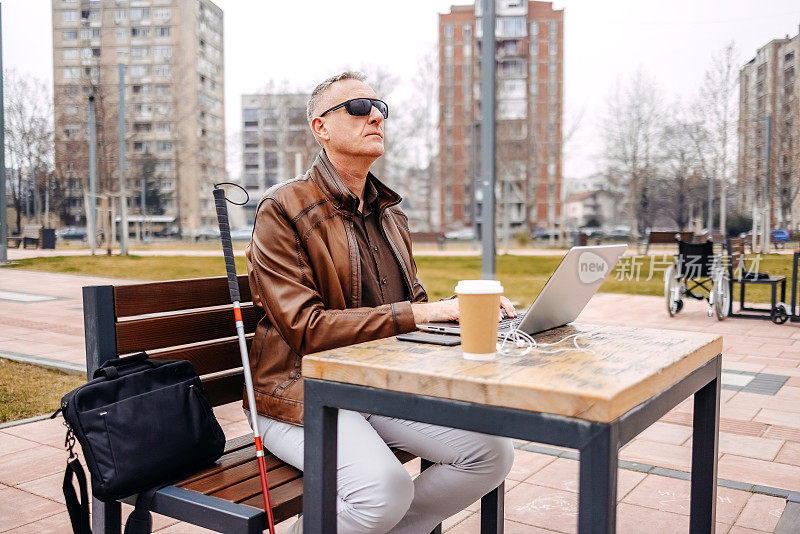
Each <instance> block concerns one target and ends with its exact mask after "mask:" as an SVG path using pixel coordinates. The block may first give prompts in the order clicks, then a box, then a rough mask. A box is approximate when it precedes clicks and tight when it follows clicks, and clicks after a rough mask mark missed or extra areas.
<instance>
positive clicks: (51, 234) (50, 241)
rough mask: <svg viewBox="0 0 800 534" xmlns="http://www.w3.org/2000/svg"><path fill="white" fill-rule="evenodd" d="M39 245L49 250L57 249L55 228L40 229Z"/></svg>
mask: <svg viewBox="0 0 800 534" xmlns="http://www.w3.org/2000/svg"><path fill="white" fill-rule="evenodd" d="M39 243H41V246H42V248H49V249H54V248H56V229H55V228H42V229H40V230H39Z"/></svg>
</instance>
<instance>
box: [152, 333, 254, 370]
mask: <svg viewBox="0 0 800 534" xmlns="http://www.w3.org/2000/svg"><path fill="white" fill-rule="evenodd" d="M245 337H246V339H247V350H248V351H249V350H250V346H251V345H252V344H253V335H252V334H248V335H246V336H245ZM150 358H151V359H153V360H186V361H188V362H189V363H191V364H192V365H193V366H194V368H195V370H196V371H197V374H198V375H205V374H209V373H217V372H219V371H225V370H227V369H235V368H237V367H241V365H242V358H241V356H240V355H239V340H238V339H237V338H232V339H228V340H224V341H212V342H203V343H198V344H195V345H191V346H188V347H181V348H177V349H168V350H163V351H159V352H151V353H150Z"/></svg>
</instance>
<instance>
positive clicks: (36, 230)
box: [8, 224, 42, 248]
mask: <svg viewBox="0 0 800 534" xmlns="http://www.w3.org/2000/svg"><path fill="white" fill-rule="evenodd" d="M41 230H42V227H41V226H39V225H37V224H27V225H25V226H23V227H22V233H21V234H20V235H10V236H8V246H9V247H13V248H19V246H20V244H22V248H28V245H29V244H30V245H33V248H38V247H39V243H40V242H41V237H42V234H41Z"/></svg>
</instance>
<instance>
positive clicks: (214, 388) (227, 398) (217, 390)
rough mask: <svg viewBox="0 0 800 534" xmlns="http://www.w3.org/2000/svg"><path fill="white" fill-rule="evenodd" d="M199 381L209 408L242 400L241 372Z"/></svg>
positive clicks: (242, 384)
mask: <svg viewBox="0 0 800 534" xmlns="http://www.w3.org/2000/svg"><path fill="white" fill-rule="evenodd" d="M201 380H202V381H203V388H204V389H205V390H206V395H207V396H208V400H209V402H210V403H211V406H220V405H222V404H228V403H229V402H236V401H241V400H242V394H243V393H244V375H243V374H242V371H241V370H239V371H238V372H232V373H231V374H228V375H221V376H213V377H207V378H204V379H201Z"/></svg>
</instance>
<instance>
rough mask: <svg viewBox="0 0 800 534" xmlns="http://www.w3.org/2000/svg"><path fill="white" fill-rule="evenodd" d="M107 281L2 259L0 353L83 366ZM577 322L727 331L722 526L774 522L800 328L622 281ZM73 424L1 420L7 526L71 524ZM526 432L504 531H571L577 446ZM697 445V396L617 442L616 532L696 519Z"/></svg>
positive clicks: (794, 459)
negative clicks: (733, 315)
mask: <svg viewBox="0 0 800 534" xmlns="http://www.w3.org/2000/svg"><path fill="white" fill-rule="evenodd" d="M108 283H130V281H121V280H110V279H105V278H90V277H82V276H71V275H62V274H50V273H38V272H29V271H22V270H13V269H12V270H6V269H4V270H0V325H2V326H1V327H0V357H10V358H13V359H20V360H28V361H37V362H39V363H47V362H49V363H51V364H53V365H64V366H67V367H69V368H71V369H73V370H80V369H81V368H82V366H83V361H84V353H83V350H84V349H83V316H82V307H81V287H82V286H84V285H91V284H108ZM579 321H582V322H589V323H599V324H616V325H638V326H642V327H654V328H668V329H676V330H691V331H704V332H712V333H719V334H721V335H724V360H723V392H722V401H723V402H722V405H721V422H720V447H719V449H720V460H719V477H720V479H721V482H720V488H719V501H718V505H717V519H718V521H719V524H718V529H717V531H718V532H722V533H730V534H742V533H746V532H772V531H773V530H774V528H775V525H776V524H777V522H778V519H779V517H780V515H781V513H782V511H783V509H784V504H785V498H784V497H783V495H785V493H786V492H787V491H800V329H798V327H797V326H795V325H792V324H791V323H787V324H784V325H781V326H778V325H774V324H772V323H770V322H769V321H759V320H746V319H727V320H725V321H722V322H719V321H717V320H716V319H714V318H709V317H708V316H707V315H706V306H705V304H704V303H701V302H687V303H686V306H685V308H684V309H683V311H681V313H680V314H679V315H678V316H677V317H675V318H669V317H668V315H667V313H666V311H665V305H664V302H663V299H661V298H657V297H646V296H634V295H615V294H599V295H597V296H596V297H595V298H594V299H593V300H592V301H591V303H590V304H589V306H588V307H587V309H586V310H585V311H584V312H583V313H582V314H581V316H580V318H579ZM217 412H218V417H219V419H220V422H221V423H222V425H223V428H224V429H225V432H226V435H228V436H229V437H235V436H239V435H242V434H245V433H247V432H248V426H247V423H246V421H245V420H244V418H243V417H242V414H241V410H240V409H239V406H238V403H234V404H231V405H227V406H224V407H221V408H218V409H217ZM63 431H64V428H63V426H62V425H61V422H60V420H54V421H50V420H45V421H39V422H35V423H29V424H24V425H19V426H13V427H5V428H0V532H6V531H11V532H17V533H22V532H37V533H39V532H64V531H66V530H67V529H68V518H67V515H66V512H65V508H64V505H63V496H62V495H61V477H62V475H63V467H64V464H65V461H66V453H65V451H64V450H63V436H64V434H63ZM517 445H518V450H517V456H516V461H515V464H514V470H513V471H512V473H511V475H510V476H509V479H508V482H507V486H506V487H507V496H506V518H507V522H506V529H507V532H526V533H527V532H531V533H533V532H574V531H575V529H576V524H577V523H576V518H577V501H576V489H577V462H576V461H575V459H574V458H575V456H574V454H573V451H569V450H560V449H557V448H552V447H540V446H536V445H535V444H526V443H518V444H517ZM690 446H691V401H687V402H684V403H683V404H681V405H680V406H678V407H677V408H676V409H675V410H673V411H671V412H670V413H668V414H667V415H666V416H665V417H664V418H662V420H661V421H659V422H658V423H656V424H655V425H653V427H651V428H649V429H647V430H646V431H645V432H643V433H642V434H641V435H640V436H639V437H637V438H636V439H635V440H634V441H633V442H631V443H630V444H629V445H628V446H626V447H625V448H624V449H623V450H622V451H621V454H620V458H621V460H623V461H624V462H623V464H622V468H621V469H620V475H619V491H618V494H619V499H620V504H619V507H618V516H619V520H618V531H619V532H632V533H633V532H642V525H647V528H646V530H647V531H649V532H686V531H687V530H688V511H689V483H688V481H687V480H685V478H686V473H687V472H688V471H689V469H690V463H691V449H690ZM634 462H635V463H634ZM410 469H411V470H412V472H414V470H415V469H418V465H412V466H411V467H410ZM776 495H777V496H776ZM476 509H477V508H476V507H475V506H473V507H471V508H470V509H469V510H466V511H464V512H461V513H460V514H458V515H456V516H454V517H453V518H451V519H449V520H448V521H447V522H446V524H445V527H446V530H447V531H448V532H452V533H454V534H467V533H473V532H478V530H479V529H478V521H479V518H478V515H477V514H476V513H475V511H476ZM127 510H129V508H126V511H127ZM287 523H291V522H287ZM287 527H288V525H286V524H284V525H282V526H281V528H280V529H279V532H284V531H285V529H286V528H287ZM155 528H156V529H162V530H160V531H161V532H173V533H175V532H196V531H198V532H199V531H200V529H194V528H193V527H191V526H189V525H186V524H182V523H176V522H174V521H172V520H169V519H167V518H158V519H157V520H156V524H155Z"/></svg>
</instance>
